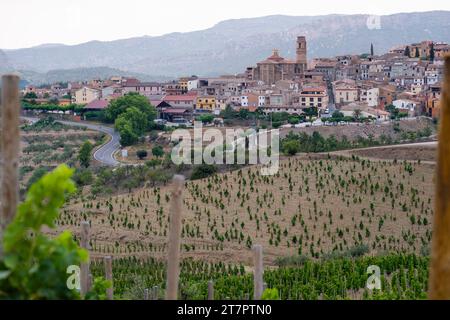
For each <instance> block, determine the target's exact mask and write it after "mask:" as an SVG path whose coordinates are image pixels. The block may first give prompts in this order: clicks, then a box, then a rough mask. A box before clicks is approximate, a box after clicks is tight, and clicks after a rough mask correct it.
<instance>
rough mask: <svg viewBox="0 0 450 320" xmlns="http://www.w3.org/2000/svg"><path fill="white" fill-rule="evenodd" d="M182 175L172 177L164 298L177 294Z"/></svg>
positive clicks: (170, 298)
mask: <svg viewBox="0 0 450 320" xmlns="http://www.w3.org/2000/svg"><path fill="white" fill-rule="evenodd" d="M183 186H184V177H183V176H180V175H175V176H174V177H173V190H172V199H171V208H170V225H169V252H168V254H169V255H168V259H167V290H166V299H167V300H176V299H177V296H178V294H177V293H178V278H179V275H180V245H181V210H182V203H183V201H182V197H181V194H182V191H183Z"/></svg>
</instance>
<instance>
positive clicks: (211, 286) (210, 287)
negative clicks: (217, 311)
mask: <svg viewBox="0 0 450 320" xmlns="http://www.w3.org/2000/svg"><path fill="white" fill-rule="evenodd" d="M208 300H214V281H212V280H209V281H208Z"/></svg>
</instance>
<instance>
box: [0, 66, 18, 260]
mask: <svg viewBox="0 0 450 320" xmlns="http://www.w3.org/2000/svg"><path fill="white" fill-rule="evenodd" d="M19 81H20V79H19V77H18V76H16V75H11V74H8V75H4V76H3V77H2V87H3V88H2V97H1V115H2V116H1V125H0V128H1V130H2V134H1V145H0V150H1V152H0V154H1V155H2V159H1V160H2V161H0V163H2V164H3V169H2V170H1V171H2V180H1V185H0V189H1V191H0V192H1V198H0V203H1V208H0V257H1V256H2V255H3V253H2V252H3V249H2V248H3V245H2V243H1V241H2V240H1V239H3V231H4V230H5V228H6V226H7V225H8V224H9V223H10V222H11V220H12V219H13V218H14V215H15V214H16V209H17V203H18V201H19V183H18V167H19V151H20V131H19V124H20V122H19V115H20V97H19Z"/></svg>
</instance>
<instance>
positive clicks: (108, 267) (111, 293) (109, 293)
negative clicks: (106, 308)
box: [103, 256, 114, 300]
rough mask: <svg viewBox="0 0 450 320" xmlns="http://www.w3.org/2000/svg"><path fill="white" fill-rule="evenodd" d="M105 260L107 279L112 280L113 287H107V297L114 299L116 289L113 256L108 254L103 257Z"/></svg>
mask: <svg viewBox="0 0 450 320" xmlns="http://www.w3.org/2000/svg"><path fill="white" fill-rule="evenodd" d="M103 261H104V262H105V279H106V280H108V281H110V282H111V287H109V288H108V289H106V297H107V299H108V300H113V299H114V289H113V274H112V258H111V256H106V257H104V258H103Z"/></svg>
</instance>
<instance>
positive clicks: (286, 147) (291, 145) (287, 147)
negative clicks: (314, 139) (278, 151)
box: [283, 139, 300, 156]
mask: <svg viewBox="0 0 450 320" xmlns="http://www.w3.org/2000/svg"><path fill="white" fill-rule="evenodd" d="M299 151H300V142H299V141H298V140H297V139H295V140H294V139H292V140H288V141H286V142H284V143H283V153H284V154H286V155H290V156H294V155H296V154H297V152H299Z"/></svg>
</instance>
